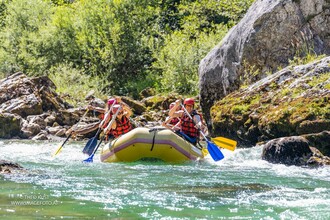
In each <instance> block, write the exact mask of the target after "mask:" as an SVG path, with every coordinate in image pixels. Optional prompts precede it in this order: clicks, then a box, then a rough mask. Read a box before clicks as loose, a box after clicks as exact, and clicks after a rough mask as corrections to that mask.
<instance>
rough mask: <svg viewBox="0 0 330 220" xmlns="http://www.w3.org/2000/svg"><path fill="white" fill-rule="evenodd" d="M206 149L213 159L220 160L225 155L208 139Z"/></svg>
mask: <svg viewBox="0 0 330 220" xmlns="http://www.w3.org/2000/svg"><path fill="white" fill-rule="evenodd" d="M207 150H208V151H209V153H210V155H211V157H212V158H213V160H214V161H219V160H222V159H223V158H224V157H225V156H223V154H222V153H221V151H220V149H219V148H218V147H217V146H216V145H215V144H213V143H212V142H210V141H207Z"/></svg>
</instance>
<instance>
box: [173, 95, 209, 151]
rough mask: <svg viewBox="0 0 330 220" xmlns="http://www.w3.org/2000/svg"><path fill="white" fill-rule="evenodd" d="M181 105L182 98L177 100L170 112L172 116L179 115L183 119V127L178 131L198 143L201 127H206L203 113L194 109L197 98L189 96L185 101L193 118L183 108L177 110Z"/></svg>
mask: <svg viewBox="0 0 330 220" xmlns="http://www.w3.org/2000/svg"><path fill="white" fill-rule="evenodd" d="M180 105H181V100H176V101H175V105H174V106H173V108H172V109H171V110H170V112H169V113H168V114H169V116H170V117H177V118H179V119H180V120H181V129H180V130H179V131H177V133H178V134H179V135H181V136H183V137H184V138H185V139H186V140H187V141H189V142H190V143H192V144H194V145H196V144H197V142H198V139H199V129H204V125H203V121H202V120H203V118H202V115H201V114H200V113H198V112H197V110H196V109H194V105H195V100H194V99H193V98H187V99H185V100H184V102H183V105H184V107H185V108H186V110H187V112H188V113H189V114H190V116H191V117H192V119H193V120H192V119H190V117H189V115H187V113H186V112H185V111H184V110H183V109H181V110H177V108H178V107H179V106H180Z"/></svg>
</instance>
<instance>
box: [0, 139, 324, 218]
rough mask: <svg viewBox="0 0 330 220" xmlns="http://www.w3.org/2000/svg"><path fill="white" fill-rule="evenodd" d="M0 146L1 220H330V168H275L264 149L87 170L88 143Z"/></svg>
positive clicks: (93, 165)
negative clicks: (0, 166) (7, 164)
mask: <svg viewBox="0 0 330 220" xmlns="http://www.w3.org/2000/svg"><path fill="white" fill-rule="evenodd" d="M59 144H60V143H57V142H47V141H38V142H37V141H26V140H25V141H22V140H0V152H1V157H0V159H5V160H9V161H13V162H17V163H19V164H20V165H22V166H23V167H24V168H26V169H27V171H25V172H20V173H14V174H11V175H8V174H6V175H2V176H0V184H1V191H0V216H1V219H299V220H301V219H313V220H316V219H330V167H323V168H318V169H309V168H302V167H296V166H284V165H280V164H270V163H268V162H266V161H263V160H261V159H260V155H261V151H262V147H253V148H248V149H237V150H235V151H234V152H232V151H228V150H223V153H224V155H225V159H223V160H221V161H219V162H214V161H213V160H212V159H211V158H206V159H205V160H203V161H195V162H187V163H184V164H166V163H163V162H159V161H158V162H157V161H154V162H146V161H140V162H135V163H115V164H105V163H101V162H100V160H99V154H98V153H97V154H96V155H95V157H94V162H93V163H88V164H86V163H82V160H84V159H86V158H87V157H88V156H87V157H86V155H84V154H82V153H81V150H82V148H83V147H84V145H85V143H84V142H69V143H67V144H66V145H65V146H64V147H63V150H62V152H61V153H60V154H58V155H57V156H56V157H52V156H51V154H52V153H53V152H54V151H55V149H57V148H58V146H59Z"/></svg>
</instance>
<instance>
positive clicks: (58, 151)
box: [53, 109, 89, 157]
mask: <svg viewBox="0 0 330 220" xmlns="http://www.w3.org/2000/svg"><path fill="white" fill-rule="evenodd" d="M88 111H89V109H87V110H86V112H85V113H84V114H83V116H81V118H80V120H79V121H78V123H77V124H76V125H75V127H74V129H76V128H77V126H78V124H79V123H80V122H81V120H82V119H83V118H84V117H85V116H86V114H87V113H88ZM74 129H72V130H71V132H70V134H69V135H68V137H67V138H66V139H65V141H64V142H63V143H62V144H61V145H60V146H59V148H58V149H57V150H56V151H55V153H54V154H53V157H55V156H56V155H57V154H59V153H60V152H61V150H62V148H63V146H64V144H65V143H66V142H67V141H68V140H69V138H70V137H71V136H72V133H73V131H74Z"/></svg>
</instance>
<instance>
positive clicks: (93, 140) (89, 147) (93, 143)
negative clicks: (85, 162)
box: [83, 137, 97, 155]
mask: <svg viewBox="0 0 330 220" xmlns="http://www.w3.org/2000/svg"><path fill="white" fill-rule="evenodd" d="M96 145H97V138H96V137H93V138H91V139H89V140H88V142H87V144H86V146H85V147H84V149H83V153H84V154H87V155H91V154H92V153H93V152H94V149H95V147H96Z"/></svg>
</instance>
